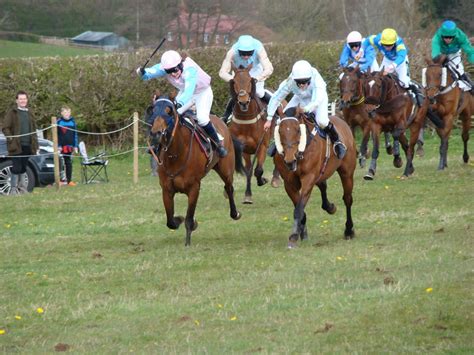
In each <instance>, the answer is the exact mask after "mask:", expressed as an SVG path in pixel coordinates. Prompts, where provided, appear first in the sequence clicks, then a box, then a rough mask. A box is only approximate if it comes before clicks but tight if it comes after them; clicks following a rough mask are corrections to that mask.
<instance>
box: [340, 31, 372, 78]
mask: <svg viewBox="0 0 474 355" xmlns="http://www.w3.org/2000/svg"><path fill="white" fill-rule="evenodd" d="M349 61H351V62H352V63H350V64H349ZM339 64H340V66H341V67H343V68H346V67H356V66H357V65H359V69H360V71H361V72H363V73H365V72H366V71H367V70H368V69H369V68H370V71H379V65H378V63H377V60H376V59H375V50H374V47H372V46H371V45H370V43H369V41H368V40H366V39H365V38H362V35H361V34H360V33H359V32H357V31H352V32H351V33H349V35H348V36H347V41H346V43H345V44H344V47H343V48H342V52H341V56H340V58H339Z"/></svg>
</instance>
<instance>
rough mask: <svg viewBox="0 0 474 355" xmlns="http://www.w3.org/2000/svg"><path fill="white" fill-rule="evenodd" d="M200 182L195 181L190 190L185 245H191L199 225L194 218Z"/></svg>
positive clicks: (185, 223)
mask: <svg viewBox="0 0 474 355" xmlns="http://www.w3.org/2000/svg"><path fill="white" fill-rule="evenodd" d="M200 187H201V184H200V183H195V184H194V185H193V186H192V187H191V189H190V190H189V191H188V194H187V195H188V210H187V211H186V219H185V221H184V225H185V226H186V242H185V244H184V245H185V246H189V245H191V233H192V232H193V231H195V230H196V229H197V227H198V222H197V221H196V219H195V218H194V213H195V212H196V205H197V201H198V198H199V189H200Z"/></svg>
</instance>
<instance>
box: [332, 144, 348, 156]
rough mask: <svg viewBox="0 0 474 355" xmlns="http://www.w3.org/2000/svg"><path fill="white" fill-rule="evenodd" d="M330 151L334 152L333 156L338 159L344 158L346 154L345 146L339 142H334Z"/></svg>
mask: <svg viewBox="0 0 474 355" xmlns="http://www.w3.org/2000/svg"><path fill="white" fill-rule="evenodd" d="M332 149H333V151H334V155H335V156H336V157H337V158H338V159H342V158H344V156H345V155H346V152H347V147H346V145H345V144H344V143H342V142H341V141H336V142H334V144H333V147H332ZM338 149H339V150H340V151H339V153H338V152H337V150H338Z"/></svg>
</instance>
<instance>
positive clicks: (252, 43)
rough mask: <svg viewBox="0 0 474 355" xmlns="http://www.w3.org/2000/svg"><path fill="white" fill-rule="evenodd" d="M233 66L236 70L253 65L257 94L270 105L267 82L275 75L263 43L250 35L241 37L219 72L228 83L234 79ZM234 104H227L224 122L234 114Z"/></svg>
mask: <svg viewBox="0 0 474 355" xmlns="http://www.w3.org/2000/svg"><path fill="white" fill-rule="evenodd" d="M232 64H234V66H235V67H236V68H240V67H241V68H247V67H248V66H249V65H251V64H252V69H250V72H249V74H250V76H251V77H252V78H255V80H256V81H257V82H256V85H255V89H256V94H257V96H258V97H259V98H260V99H262V101H263V102H265V103H267V104H268V102H269V101H270V97H271V95H270V94H269V93H268V92H267V91H265V80H266V79H267V78H268V77H269V76H270V75H271V74H272V73H273V65H272V63H271V62H270V60H269V59H268V55H267V52H266V51H265V48H264V47H263V44H262V42H260V41H259V40H257V39H255V38H253V37H252V36H249V35H243V36H240V37H239V39H238V40H237V42H236V43H235V44H234V45H233V46H232V47H231V48H230V49H229V51H228V52H227V54H226V56H225V58H224V61H223V62H222V66H221V69H220V70H219V76H220V77H221V79H222V80H224V81H226V82H229V81H230V80H232V79H233V78H234V73H233V72H232ZM234 104H235V102H234V100H232V99H230V100H229V102H228V103H227V107H226V110H225V112H224V115H223V116H222V120H223V121H224V122H227V120H228V118H229V116H230V114H231V113H232V109H233V107H234Z"/></svg>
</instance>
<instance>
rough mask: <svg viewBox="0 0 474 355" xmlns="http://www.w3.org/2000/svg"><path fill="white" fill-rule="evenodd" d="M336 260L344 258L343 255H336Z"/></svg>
mask: <svg viewBox="0 0 474 355" xmlns="http://www.w3.org/2000/svg"><path fill="white" fill-rule="evenodd" d="M336 260H344V257H343V256H336Z"/></svg>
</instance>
